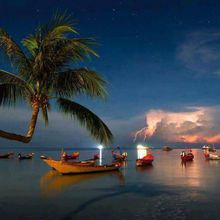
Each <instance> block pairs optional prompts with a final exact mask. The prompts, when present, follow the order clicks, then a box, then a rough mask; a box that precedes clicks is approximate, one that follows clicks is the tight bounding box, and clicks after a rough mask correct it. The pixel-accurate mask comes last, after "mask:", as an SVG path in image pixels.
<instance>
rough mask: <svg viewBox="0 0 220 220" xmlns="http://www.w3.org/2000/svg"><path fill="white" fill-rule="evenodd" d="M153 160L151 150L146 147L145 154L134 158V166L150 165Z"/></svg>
mask: <svg viewBox="0 0 220 220" xmlns="http://www.w3.org/2000/svg"><path fill="white" fill-rule="evenodd" d="M153 161H154V156H153V155H152V154H151V150H150V149H149V148H147V149H146V156H144V157H142V158H140V159H137V160H136V166H147V165H152V162H153Z"/></svg>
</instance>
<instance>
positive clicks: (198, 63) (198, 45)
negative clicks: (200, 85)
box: [177, 31, 220, 75]
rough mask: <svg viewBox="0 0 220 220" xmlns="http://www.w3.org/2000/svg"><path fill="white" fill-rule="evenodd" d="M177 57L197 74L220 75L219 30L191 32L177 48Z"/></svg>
mask: <svg viewBox="0 0 220 220" xmlns="http://www.w3.org/2000/svg"><path fill="white" fill-rule="evenodd" d="M177 58H178V59H179V60H180V61H181V62H182V63H183V64H184V65H185V66H186V67H187V68H189V69H191V70H193V71H195V72H196V73H199V74H215V75H220V62H219V61H220V32H207V31H206V32H205V31H203V32H202V31H200V32H199V31H198V32H192V33H190V34H188V35H187V37H186V39H185V41H184V42H183V43H182V44H181V45H180V46H179V47H178V49H177Z"/></svg>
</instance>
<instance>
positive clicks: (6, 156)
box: [0, 153, 13, 159]
mask: <svg viewBox="0 0 220 220" xmlns="http://www.w3.org/2000/svg"><path fill="white" fill-rule="evenodd" d="M12 155H13V153H8V154H2V155H0V159H9V158H10V156H12Z"/></svg>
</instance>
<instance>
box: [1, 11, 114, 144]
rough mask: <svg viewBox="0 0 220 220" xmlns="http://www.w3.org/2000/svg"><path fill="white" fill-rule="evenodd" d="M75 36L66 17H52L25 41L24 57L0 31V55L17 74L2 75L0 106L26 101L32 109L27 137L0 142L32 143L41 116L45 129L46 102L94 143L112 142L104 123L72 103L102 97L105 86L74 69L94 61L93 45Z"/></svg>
mask: <svg viewBox="0 0 220 220" xmlns="http://www.w3.org/2000/svg"><path fill="white" fill-rule="evenodd" d="M76 35H78V33H77V31H76V30H75V29H74V26H73V24H72V21H71V18H70V16H67V15H66V14H64V15H61V16H60V15H55V17H54V18H53V19H52V21H51V22H50V23H49V24H47V25H44V26H40V27H39V28H37V30H36V31H35V33H34V34H31V35H29V36H28V37H26V38H25V39H23V41H22V45H23V47H24V49H25V51H22V49H21V47H20V46H19V45H18V44H16V43H15V41H14V40H13V39H12V38H11V36H10V35H9V34H8V33H7V32H6V31H5V30H3V29H0V49H1V50H2V51H3V52H4V53H5V54H6V55H7V56H8V57H9V58H10V61H11V63H12V65H13V67H14V71H15V73H10V72H7V71H4V70H0V106H4V105H11V104H15V103H17V102H19V101H21V100H25V101H26V102H27V103H28V104H29V105H30V106H31V108H32V117H31V120H30V124H29V128H28V131H27V134H26V135H24V136H23V135H18V134H14V133H10V132H6V131H3V130H0V137H2V138H6V139H10V140H16V141H20V142H24V143H28V142H30V141H31V139H32V136H33V134H34V130H35V126H36V122H37V118H38V114H39V111H41V112H42V116H43V119H44V122H45V124H46V125H47V124H48V111H49V110H50V100H53V99H55V100H56V102H55V103H56V104H57V105H58V106H59V110H60V111H61V112H63V113H65V114H67V115H69V116H71V118H74V119H78V121H79V122H80V124H81V125H82V126H84V127H85V128H86V129H87V130H88V131H89V132H90V134H91V135H92V136H93V137H94V138H95V139H97V140H98V141H100V142H101V143H103V144H106V145H107V144H109V143H110V142H111V140H112V137H113V136H112V133H111V131H110V130H109V129H108V127H107V126H106V125H105V123H104V122H103V121H102V120H101V119H100V118H99V117H98V116H96V115H95V114H94V113H93V112H91V111H90V110H89V109H87V108H86V107H84V106H82V105H80V104H78V103H76V102H74V101H73V100H70V98H71V99H74V98H75V97H76V96H77V95H87V96H90V97H92V98H96V97H101V98H104V97H105V96H106V89H105V83H106V82H105V81H104V80H103V78H102V77H101V76H100V75H99V74H98V73H96V72H95V71H93V70H90V69H88V68H77V67H76V66H77V65H79V62H82V61H84V60H85V59H86V58H89V57H91V56H97V54H96V53H95V52H94V50H92V49H91V48H90V46H92V45H94V44H95V41H94V39H93V38H77V37H76ZM74 65H75V66H74ZM53 103H54V102H53Z"/></svg>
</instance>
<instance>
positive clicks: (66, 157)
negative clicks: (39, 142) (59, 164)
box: [62, 152, 79, 160]
mask: <svg viewBox="0 0 220 220" xmlns="http://www.w3.org/2000/svg"><path fill="white" fill-rule="evenodd" d="M78 157H79V152H74V153H72V154H71V155H68V154H66V153H65V152H64V153H63V154H62V159H63V160H76V159H77V158H78Z"/></svg>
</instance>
